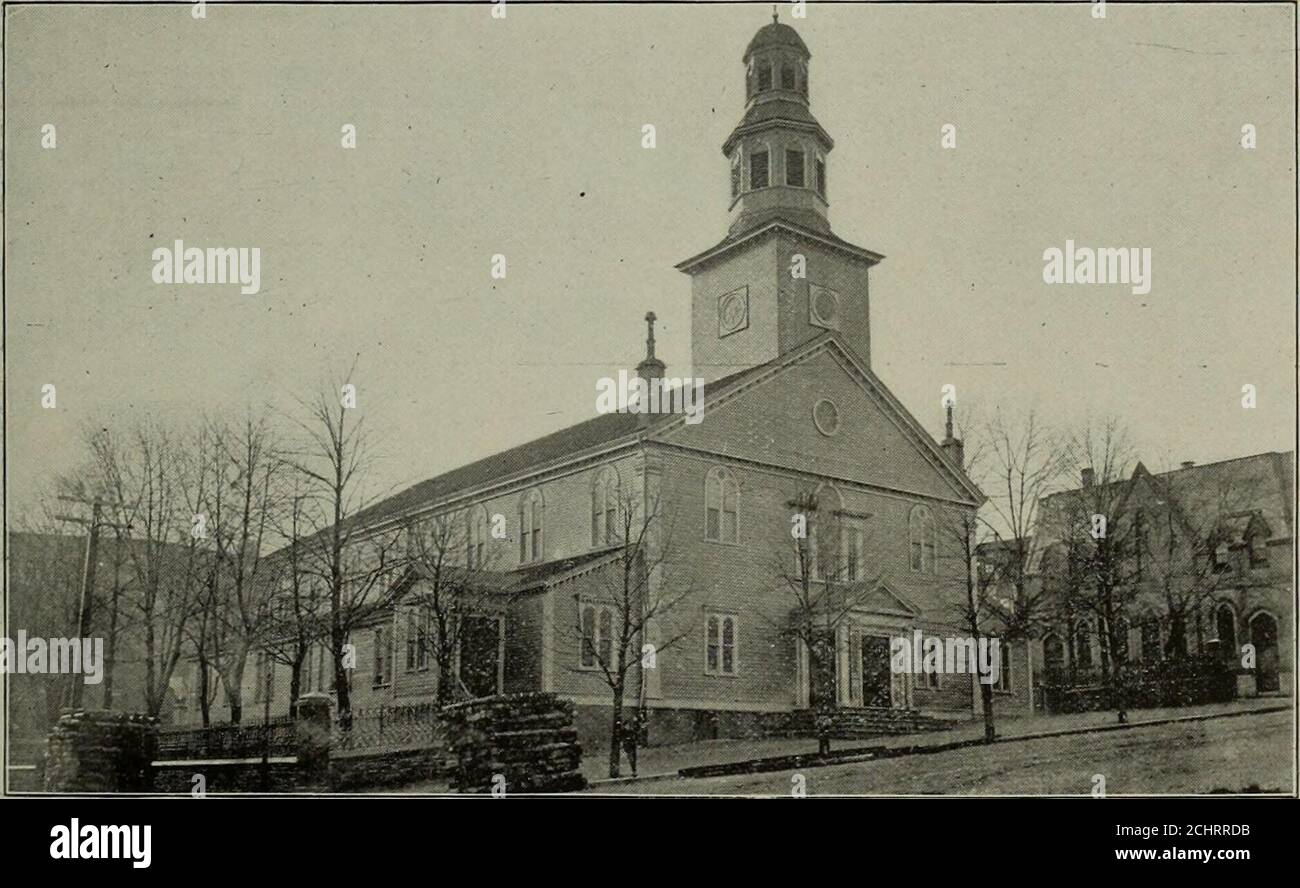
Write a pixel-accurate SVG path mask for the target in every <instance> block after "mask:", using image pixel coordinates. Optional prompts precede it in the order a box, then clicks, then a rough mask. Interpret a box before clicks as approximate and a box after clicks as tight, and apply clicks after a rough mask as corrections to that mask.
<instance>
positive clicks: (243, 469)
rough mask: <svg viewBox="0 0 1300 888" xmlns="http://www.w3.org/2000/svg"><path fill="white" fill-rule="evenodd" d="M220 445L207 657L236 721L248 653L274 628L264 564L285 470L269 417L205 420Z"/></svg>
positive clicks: (211, 522)
mask: <svg viewBox="0 0 1300 888" xmlns="http://www.w3.org/2000/svg"><path fill="white" fill-rule="evenodd" d="M207 432H208V437H209V440H210V441H211V442H212V444H213V447H214V459H213V461H212V462H213V470H212V483H211V484H210V485H208V486H207V487H206V489H205V491H204V494H205V495H204V497H203V501H202V505H203V510H204V511H203V514H205V515H206V516H207V519H208V520H207V528H208V533H209V535H210V536H211V540H212V549H213V557H214V558H215V565H214V570H213V571H212V574H211V577H212V580H211V583H210V586H209V589H208V603H209V604H210V605H211V606H210V607H209V608H205V609H204V617H205V620H204V622H205V623H209V622H210V625H207V626H205V628H207V629H208V630H209V632H210V634H209V636H207V638H206V639H205V641H209V640H210V644H209V643H205V644H203V645H202V646H201V654H202V655H203V656H205V657H207V656H208V655H210V656H211V663H212V665H213V666H214V667H215V668H216V669H217V671H218V672H219V673H220V674H221V677H222V684H223V685H224V687H225V692H226V699H227V702H228V703H229V706H230V721H231V722H232V723H234V724H238V723H239V722H240V721H241V720H242V713H243V680H244V670H245V667H246V665H247V663H248V655H249V652H250V651H251V650H253V648H254V647H255V646H257V645H258V644H259V643H260V642H261V641H263V640H265V638H266V636H267V634H268V632H269V630H270V629H271V619H270V616H271V613H270V612H271V603H272V600H273V598H274V594H275V591H276V590H275V585H274V583H273V582H272V577H271V575H270V573H269V572H268V570H267V569H266V566H265V560H266V559H265V548H266V545H267V543H268V541H269V534H270V532H271V526H270V522H271V520H272V517H273V513H274V511H275V509H276V507H277V504H276V502H275V497H276V496H277V495H278V493H279V488H278V483H277V475H278V474H280V473H281V472H283V471H284V470H285V466H284V464H283V463H282V462H281V454H280V453H279V452H278V445H277V441H276V439H275V436H274V434H273V432H272V429H271V425H270V420H269V418H268V417H267V416H266V415H265V414H263V415H261V416H254V415H253V414H251V413H250V414H247V415H246V416H245V417H244V419H243V421H242V422H240V423H238V424H230V423H226V422H221V421H209V422H208V423H207Z"/></svg>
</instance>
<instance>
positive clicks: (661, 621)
mask: <svg viewBox="0 0 1300 888" xmlns="http://www.w3.org/2000/svg"><path fill="white" fill-rule="evenodd" d="M617 501H618V512H617V516H616V517H615V521H616V522H617V523H616V525H615V526H616V527H617V532H616V534H615V535H614V537H613V539H611V540H610V545H611V547H612V548H611V552H610V563H609V565H607V566H606V567H604V568H602V569H600V570H598V571H597V572H596V573H594V574H593V576H594V578H595V582H596V583H597V585H598V589H597V591H596V592H595V593H594V595H593V598H592V604H593V605H596V604H598V605H603V606H604V607H606V608H608V610H607V611H604V612H603V613H604V614H607V615H608V626H603V625H600V621H601V620H602V616H598V615H597V613H596V610H595V609H594V608H593V610H592V611H591V619H592V621H593V623H592V625H585V624H584V608H583V602H582V601H581V600H579V602H578V619H577V626H576V630H577V637H578V638H579V639H580V644H581V646H582V652H581V659H582V661H583V662H584V663H587V664H590V665H592V666H594V668H595V671H596V673H597V674H598V675H599V676H600V678H601V679H602V680H603V681H604V683H605V685H606V686H607V687H608V688H609V690H610V702H611V708H612V714H611V724H610V737H609V776H610V777H618V776H619V774H620V772H621V768H620V763H621V758H622V757H621V755H620V751H619V750H620V746H624V745H625V746H626V748H627V751H628V755H629V759H630V763H631V765H632V768H633V770H634V771H635V768H636V749H637V745H638V735H639V733H640V730H641V727H642V721H643V718H644V713H643V710H642V707H641V703H640V700H639V697H640V695H639V694H638V700H637V703H636V708H635V710H634V712H635V715H634V719H633V721H634V724H633V725H632V726H631V730H629V728H628V726H627V725H625V724H624V711H625V708H626V704H627V696H628V692H629V691H630V690H631V687H630V685H629V681H630V679H631V677H632V675H633V670H634V669H635V674H636V676H637V680H638V681H640V682H644V675H643V671H644V669H646V668H650V667H649V666H647V665H645V664H648V663H650V662H653V660H652V659H651V658H657V657H658V656H659V655H660V654H662V653H663V652H664V651H666V650H669V649H671V648H673V647H675V646H676V645H677V644H678V643H680V642H681V641H682V639H683V638H685V637H686V636H687V635H688V634H689V632H690V626H689V624H688V623H687V622H686V621H681V620H678V619H676V617H677V616H678V615H677V614H676V613H675V612H676V611H677V610H678V608H679V606H680V605H681V604H682V602H683V601H685V600H686V599H687V598H688V597H689V596H690V594H691V588H692V587H691V582H690V578H689V577H685V578H683V579H682V580H681V581H679V580H678V579H677V577H675V576H674V575H673V573H672V569H673V559H672V552H673V544H672V526H671V524H667V523H666V522H665V519H664V516H663V515H662V513H661V509H660V503H659V500H658V499H657V498H652V499H650V500H648V501H646V500H644V499H643V498H642V497H641V496H639V495H637V494H634V493H631V492H629V491H626V490H624V489H623V488H620V489H619V493H618V496H617ZM607 533H608V531H607ZM606 629H608V632H606V631H605V630H606ZM655 633H657V635H656V634H655ZM652 637H653V638H654V642H653V649H647V648H646V645H647V644H649V643H650V641H649V639H651V638H652ZM570 668H576V667H570Z"/></svg>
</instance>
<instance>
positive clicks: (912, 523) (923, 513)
mask: <svg viewBox="0 0 1300 888" xmlns="http://www.w3.org/2000/svg"><path fill="white" fill-rule="evenodd" d="M907 533H908V542H909V544H910V547H911V565H912V570H914V571H916V572H918V573H937V572H938V565H937V564H935V531H934V518H933V517H932V516H931V515H930V510H929V509H928V508H926V507H925V506H916V507H915V508H913V509H912V514H911V516H910V517H909V518H908V521H907Z"/></svg>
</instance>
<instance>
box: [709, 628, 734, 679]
mask: <svg viewBox="0 0 1300 888" xmlns="http://www.w3.org/2000/svg"><path fill="white" fill-rule="evenodd" d="M704 671H705V673H707V674H708V675H735V674H736V618H735V616H733V615H731V614H709V618H708V620H707V622H706V623H705V642H704Z"/></svg>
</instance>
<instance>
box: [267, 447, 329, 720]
mask: <svg viewBox="0 0 1300 888" xmlns="http://www.w3.org/2000/svg"><path fill="white" fill-rule="evenodd" d="M305 480H306V479H305V476H304V475H302V474H301V473H299V472H296V471H294V472H289V473H287V475H286V476H284V477H282V478H281V479H280V481H281V485H282V488H283V491H282V495H281V496H280V497H279V498H278V502H279V506H280V507H279V508H278V509H276V510H275V512H274V516H273V518H272V524H273V526H274V529H275V533H276V536H277V539H278V542H279V544H280V545H279V548H278V549H277V550H276V552H275V553H274V554H273V555H272V556H271V557H270V559H269V562H270V564H269V570H270V572H271V574H272V577H273V579H272V581H271V582H272V584H273V586H274V588H275V590H276V593H275V597H274V600H273V602H272V607H271V625H270V628H269V631H268V632H267V633H266V642H265V646H266V652H267V655H268V656H269V657H270V658H271V659H272V661H274V662H277V663H281V664H283V665H285V666H287V667H288V668H289V715H290V717H296V716H297V714H298V697H299V696H300V695H301V691H302V669H303V664H304V663H306V661H307V657H308V655H309V654H310V653H311V649H312V645H313V644H315V643H317V642H318V641H320V640H321V639H322V638H325V637H327V636H328V629H329V617H328V611H329V607H328V597H327V596H326V595H325V594H324V593H323V592H322V589H323V586H324V584H323V582H322V581H321V578H320V577H319V576H318V574H317V573H316V572H314V571H313V570H312V569H311V559H310V558H309V557H308V555H309V553H308V550H307V540H306V538H307V536H308V534H309V533H310V530H311V528H313V527H318V526H321V524H320V522H318V521H316V520H314V518H313V517H312V515H311V514H310V512H309V510H310V509H311V508H312V506H313V502H314V501H313V500H312V499H311V498H310V497H309V495H308V489H307V486H306V484H305V483H304V482H305Z"/></svg>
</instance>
